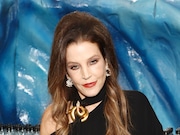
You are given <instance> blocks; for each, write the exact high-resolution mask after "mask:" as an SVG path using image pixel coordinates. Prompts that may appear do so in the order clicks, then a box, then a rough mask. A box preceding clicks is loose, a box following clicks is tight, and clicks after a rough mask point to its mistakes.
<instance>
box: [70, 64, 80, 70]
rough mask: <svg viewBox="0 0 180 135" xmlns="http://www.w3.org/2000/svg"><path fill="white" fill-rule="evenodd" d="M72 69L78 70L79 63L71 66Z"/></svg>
mask: <svg viewBox="0 0 180 135" xmlns="http://www.w3.org/2000/svg"><path fill="white" fill-rule="evenodd" d="M70 69H72V70H77V69H79V66H78V65H74V66H70Z"/></svg>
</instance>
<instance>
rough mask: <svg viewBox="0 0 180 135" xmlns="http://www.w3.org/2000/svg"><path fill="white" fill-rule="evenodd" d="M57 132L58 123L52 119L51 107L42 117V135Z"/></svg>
mask: <svg viewBox="0 0 180 135" xmlns="http://www.w3.org/2000/svg"><path fill="white" fill-rule="evenodd" d="M55 130H56V123H55V121H54V120H53V118H52V106H51V105H49V106H48V107H47V108H46V110H45V111H44V114H43V116H42V120H41V125H40V135H50V134H51V133H53V132H54V131H55Z"/></svg>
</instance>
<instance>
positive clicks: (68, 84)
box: [66, 77, 73, 88]
mask: <svg viewBox="0 0 180 135" xmlns="http://www.w3.org/2000/svg"><path fill="white" fill-rule="evenodd" d="M66 86H67V87H69V88H70V87H72V86H73V82H72V80H71V79H70V78H69V77H67V80H66Z"/></svg>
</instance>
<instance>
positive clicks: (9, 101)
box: [0, 0, 180, 129]
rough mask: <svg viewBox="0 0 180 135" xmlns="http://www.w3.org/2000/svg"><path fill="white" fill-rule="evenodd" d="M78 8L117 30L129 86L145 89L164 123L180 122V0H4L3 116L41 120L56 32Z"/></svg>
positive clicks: (123, 77)
mask: <svg viewBox="0 0 180 135" xmlns="http://www.w3.org/2000/svg"><path fill="white" fill-rule="evenodd" d="M75 10H79V11H86V12H89V13H91V14H92V15H94V16H96V17H98V18H99V19H100V20H101V21H102V22H103V23H104V24H105V25H106V26H107V27H108V29H109V30H110V32H111V34H112V38H113V41H114V45H115V49H116V53H117V57H118V60H119V64H120V67H121V68H120V71H121V73H120V76H119V83H120V85H121V86H122V88H123V89H133V90H138V91H141V92H143V93H144V94H145V95H146V96H147V97H148V99H149V101H150V103H151V105H152V107H153V108H154V110H155V112H156V114H157V116H158V118H159V120H160V122H161V123H162V125H163V128H164V129H165V128H167V127H173V128H177V127H179V126H180V105H179V102H180V94H179V90H180V89H179V88H180V1H179V0H111V1H104V0H87V1H84V0H66V2H64V0H57V1H56V0H0V123H22V124H39V123H40V120H41V116H42V113H43V111H44V109H45V107H46V106H47V105H48V103H49V102H50V100H51V99H50V96H49V94H48V90H47V73H48V67H49V57H50V52H51V43H52V38H53V32H54V30H55V27H56V25H57V22H58V20H59V19H60V18H61V17H62V16H63V15H65V14H67V13H69V12H72V11H75Z"/></svg>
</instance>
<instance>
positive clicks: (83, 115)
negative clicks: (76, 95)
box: [69, 101, 89, 122]
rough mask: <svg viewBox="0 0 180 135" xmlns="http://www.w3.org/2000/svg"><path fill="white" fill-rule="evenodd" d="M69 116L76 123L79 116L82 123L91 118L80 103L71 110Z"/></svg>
mask: <svg viewBox="0 0 180 135" xmlns="http://www.w3.org/2000/svg"><path fill="white" fill-rule="evenodd" d="M69 114H70V117H71V119H72V120H73V121H75V119H76V116H78V117H80V119H81V122H84V121H86V120H87V118H88V116H89V112H88V110H87V109H86V108H85V107H83V106H80V103H79V101H78V102H77V104H76V106H74V107H73V108H72V109H70V110H69Z"/></svg>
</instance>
